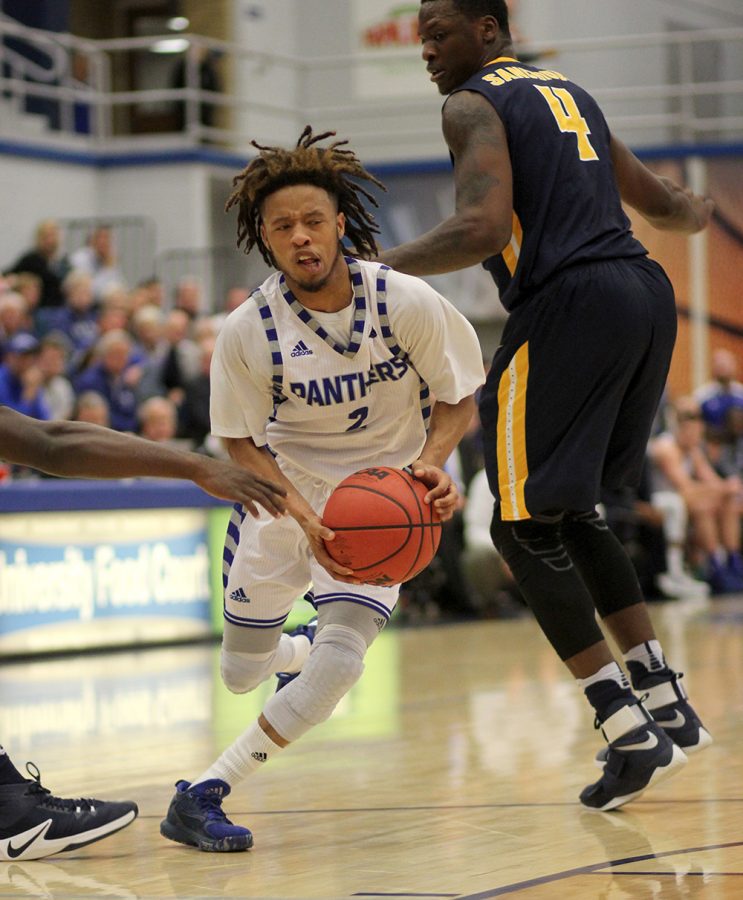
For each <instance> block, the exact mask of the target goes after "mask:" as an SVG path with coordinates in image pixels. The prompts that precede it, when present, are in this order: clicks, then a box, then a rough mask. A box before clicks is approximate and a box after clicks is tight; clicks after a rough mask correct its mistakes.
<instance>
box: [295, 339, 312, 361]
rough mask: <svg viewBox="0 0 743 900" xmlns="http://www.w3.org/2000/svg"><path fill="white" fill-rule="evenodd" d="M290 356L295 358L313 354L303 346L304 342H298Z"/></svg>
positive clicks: (305, 345)
mask: <svg viewBox="0 0 743 900" xmlns="http://www.w3.org/2000/svg"><path fill="white" fill-rule="evenodd" d="M290 356H292V357H293V358H296V357H297V356H314V353H313V352H312V351H311V350H310V348H309V347H308V346H307V344H305V342H304V341H300V342H299V343H298V344H297V346H296V347H295V348H294V349H293V350H292V352H291V353H290Z"/></svg>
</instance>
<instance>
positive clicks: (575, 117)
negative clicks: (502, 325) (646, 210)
mask: <svg viewBox="0 0 743 900" xmlns="http://www.w3.org/2000/svg"><path fill="white" fill-rule="evenodd" d="M457 90H458V91H476V92H477V93H480V94H482V95H483V96H484V97H486V98H487V99H488V100H489V101H490V103H491V104H492V105H493V107H494V108H495V110H496V112H497V113H498V115H499V117H500V119H501V121H502V122H503V126H504V128H505V131H506V136H507V139H508V149H509V153H510V157H511V166H512V169H513V232H512V235H511V241H510V243H509V245H508V246H507V247H506V248H505V249H504V251H503V253H502V254H499V255H497V256H492V257H490V258H489V259H487V260H485V262H484V263H483V265H484V267H485V268H486V269H487V270H488V271H489V272H490V273H491V275H492V276H493V278H494V280H495V282H496V283H497V285H498V288H499V291H500V296H501V302H502V303H503V305H504V306H505V307H506V309H509V310H510V309H513V308H514V307H515V306H518V305H519V303H521V302H522V301H523V300H524V299H525V298H526V297H528V296H529V295H531V294H532V293H533V292H534V291H535V290H538V289H539V288H540V287H541V286H542V285H544V284H545V282H547V281H548V280H549V279H550V278H551V277H552V276H554V275H555V274H557V273H558V272H560V271H561V270H563V269H565V268H567V267H572V266H575V265H580V264H581V263H590V262H595V261H597V260H607V259H618V258H626V257H633V256H643V255H645V254H646V253H647V251H646V250H645V248H644V247H643V246H642V244H641V243H640V242H639V241H637V240H636V239H635V238H634V237H633V235H632V232H631V230H630V222H629V219H628V218H627V216H626V215H625V213H624V211H623V209H622V204H621V199H620V196H619V189H618V187H617V184H616V179H615V176H614V170H613V166H612V160H611V152H610V133H609V127H608V125H607V124H606V120H605V119H604V115H603V113H602V112H601V110H600V109H599V107H598V105H597V103H596V101H595V100H594V99H593V98H592V97H591V96H590V94H588V93H586V91H584V90H583V89H582V88H580V87H578V85H576V84H573V82H571V81H569V80H568V79H567V78H565V76H564V75H560V74H559V73H558V72H553V71H551V70H548V69H539V68H537V67H536V66H529V65H525V64H523V63H520V62H517V61H516V60H515V59H512V58H508V57H501V58H499V59H496V60H493V61H492V62H490V63H488V64H487V65H486V66H485V67H484V68H482V69H481V70H480V71H479V72H477V73H476V74H475V75H473V76H472V77H471V78H470V79H469V80H467V81H466V82H464V84H462V85H461V86H460V87H459V88H457Z"/></svg>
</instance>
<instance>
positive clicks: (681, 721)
mask: <svg viewBox="0 0 743 900" xmlns="http://www.w3.org/2000/svg"><path fill="white" fill-rule="evenodd" d="M655 721H656V722H657V723H658V724H659V725H661V726H663V728H683V727H684V725H686V716H685V715H684V714H683V713H680V712H679V711H678V710H676V715H675V716H674V717H673V718H672V719H656V720H655Z"/></svg>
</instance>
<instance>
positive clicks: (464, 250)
mask: <svg viewBox="0 0 743 900" xmlns="http://www.w3.org/2000/svg"><path fill="white" fill-rule="evenodd" d="M442 127H443V132H444V137H445V139H446V142H447V144H448V145H449V149H450V150H451V152H452V156H453V157H454V187H455V193H456V207H455V212H454V215H452V216H449V218H448V219H445V220H444V221H443V222H442V223H441V224H440V225H437V226H436V227H435V228H433V229H432V230H431V231H427V232H426V233H425V234H423V235H421V236H420V237H419V238H416V239H415V240H413V241H408V242H407V243H405V244H401V245H400V246H399V247H393V248H392V249H390V250H385V251H384V252H383V253H382V254H380V256H379V261H380V262H383V263H385V264H386V265H388V266H391V267H392V268H393V269H397V271H399V272H407V273H408V274H410V275H437V274H441V273H442V272H453V271H455V270H456V269H464V268H467V266H474V265H477V264H478V263H481V262H482V261H483V260H484V259H487V258H488V257H489V256H493V255H494V254H497V253H500V252H501V251H502V250H503V248H504V247H505V246H506V244H508V242H509V241H510V240H511V231H512V228H513V186H512V174H511V158H510V156H509V153H508V142H507V139H506V132H505V129H504V127H503V123H502V122H501V120H500V117H499V116H498V114H497V113H496V111H495V110H494V109H493V107H492V106H491V105H490V103H488V101H487V100H486V99H485V98H484V97H483V96H481V95H480V94H476V93H474V92H472V91H459V92H458V93H456V94H453V95H452V96H451V97H450V98H449V99H448V100H447V102H446V104H445V105H444V110H443V121H442Z"/></svg>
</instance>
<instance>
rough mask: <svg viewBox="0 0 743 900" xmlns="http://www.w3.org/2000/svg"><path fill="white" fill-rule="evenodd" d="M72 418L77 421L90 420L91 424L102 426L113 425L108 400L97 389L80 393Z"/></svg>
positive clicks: (108, 426)
mask: <svg viewBox="0 0 743 900" xmlns="http://www.w3.org/2000/svg"><path fill="white" fill-rule="evenodd" d="M72 418H73V420H74V421H75V422H88V423H90V424H91V425H100V426H101V427H102V428H110V427H111V413H110V410H109V408H108V402H107V400H106V398H105V397H103V396H101V394H98V393H96V391H83V392H82V394H79V395H78V397H77V400H76V401H75V408H74V410H73V412H72Z"/></svg>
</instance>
